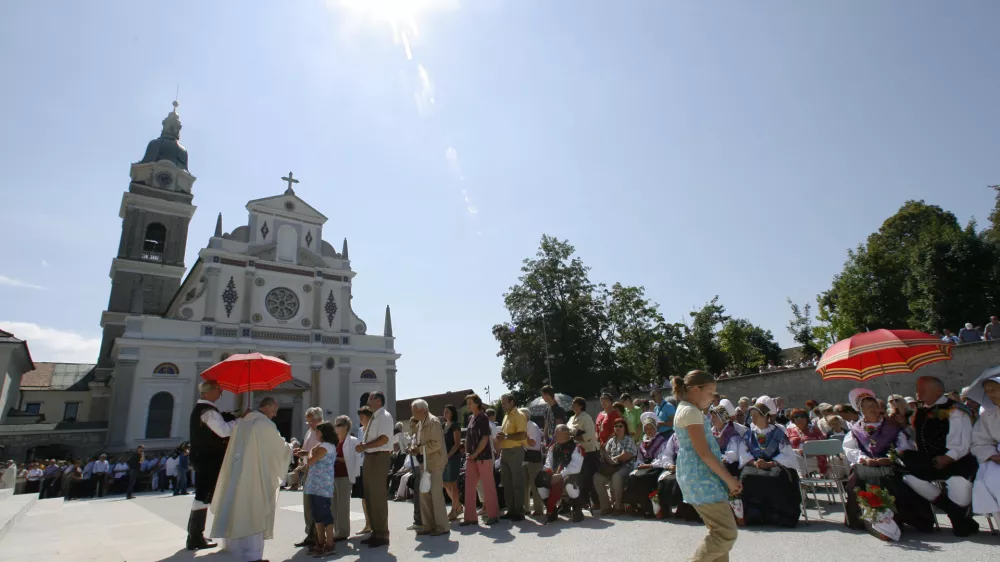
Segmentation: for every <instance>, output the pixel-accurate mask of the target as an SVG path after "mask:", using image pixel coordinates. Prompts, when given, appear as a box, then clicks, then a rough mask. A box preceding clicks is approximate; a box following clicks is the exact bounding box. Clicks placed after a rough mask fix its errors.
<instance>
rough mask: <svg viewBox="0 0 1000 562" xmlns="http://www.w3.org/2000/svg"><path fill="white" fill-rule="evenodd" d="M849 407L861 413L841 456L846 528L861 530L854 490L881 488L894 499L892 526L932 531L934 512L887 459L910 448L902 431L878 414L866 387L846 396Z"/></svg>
mask: <svg viewBox="0 0 1000 562" xmlns="http://www.w3.org/2000/svg"><path fill="white" fill-rule="evenodd" d="M849 399H850V402H851V405H853V406H854V407H855V409H857V410H858V411H859V412H861V419H860V420H858V421H857V422H856V423H855V424H854V425H852V426H851V430H850V431H848V432H847V435H846V436H845V437H844V456H846V457H847V463H848V464H849V465H851V474H850V477H849V478H848V480H847V485H846V487H845V488H846V490H847V526H848V527H850V528H852V529H857V530H864V529H865V523H864V521H863V520H862V519H861V507H860V506H858V491H859V490H864V489H865V487H866V486H880V487H882V488H885V489H886V491H888V492H889V493H890V494H891V495H892V496H893V497H895V498H896V507H897V509H898V512H897V513H896V516H895V519H896V525H898V526H899V528H900V529H902V528H903V524H904V523H905V524H907V525H911V526H913V527H916V528H917V529H918V530H920V531H931V530H933V529H934V513H933V512H932V511H931V506H930V504H929V503H928V502H927V500H925V499H923V498H921V497H920V496H919V495H917V494H916V493H914V492H913V490H911V489H910V487H909V486H906V485H904V484H903V473H904V472H905V470H904V469H903V467H902V466H901V465H900V464H899V463H897V462H896V461H894V460H893V459H891V458H890V457H889V453H890V451H892V450H895V451H896V452H897V453H901V452H902V451H905V450H908V449H911V448H912V447H913V445H912V444H911V443H910V440H909V439H908V438H907V437H906V433H905V432H904V431H903V428H902V427H900V426H899V425H897V424H896V423H894V422H893V421H892V420H891V419H890V418H887V417H885V416H884V415H882V414H881V408H879V405H878V399H877V398H876V397H875V393H874V392H872V391H871V390H869V389H867V388H855V389H854V390H852V391H851V393H850V395H849Z"/></svg>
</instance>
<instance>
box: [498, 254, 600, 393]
mask: <svg viewBox="0 0 1000 562" xmlns="http://www.w3.org/2000/svg"><path fill="white" fill-rule="evenodd" d="M574 254H575V249H574V248H573V246H571V245H570V244H569V242H568V241H565V240H559V239H557V238H554V237H551V236H547V235H545V236H542V240H541V243H540V244H539V248H538V252H537V253H536V255H535V257H534V258H527V259H525V260H524V262H523V264H522V266H521V276H520V277H519V278H518V283H517V284H516V285H514V286H512V287H511V288H510V289H509V290H508V292H507V293H505V294H504V296H503V297H504V305H505V307H506V308H507V310H508V312H509V313H510V318H511V320H510V322H505V323H502V324H497V325H495V326H493V335H494V337H495V338H496V339H497V342H498V343H499V344H500V350H499V352H498V353H497V355H498V356H499V357H503V367H502V370H501V377H502V378H503V381H504V383H505V384H506V386H507V388H510V389H511V391H512V392H513V393H514V394H515V397H516V398H517V399H518V401H519V402H522V403H523V402H524V401H526V400H529V399H531V398H534V397H535V396H537V395H538V389H539V388H541V387H542V386H543V385H544V384H546V382H547V381H548V370H547V368H546V364H545V360H546V357H545V345H546V340H547V343H548V350H549V357H550V367H551V370H552V384H553V385H554V386H555V387H556V388H557V389H558V390H559V392H565V393H566V394H569V395H571V396H577V395H579V396H592V395H593V394H595V393H596V392H597V390H598V389H599V388H600V387H601V385H602V383H603V381H605V380H607V371H608V359H607V357H606V354H607V351H606V346H605V345H604V344H603V342H602V340H601V331H602V327H603V326H604V324H605V323H606V321H607V320H606V317H605V311H604V307H603V303H602V301H601V299H600V298H599V293H598V291H599V290H600V289H601V287H599V286H597V285H594V284H593V283H591V281H590V279H589V277H588V272H589V268H588V267H586V266H585V265H584V264H583V262H582V260H580V258H579V257H576V256H575V255H574ZM543 319H544V320H543ZM543 321H544V325H543ZM543 331H544V337H543Z"/></svg>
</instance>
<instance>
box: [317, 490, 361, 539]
mask: <svg viewBox="0 0 1000 562" xmlns="http://www.w3.org/2000/svg"><path fill="white" fill-rule="evenodd" d="M353 486H354V485H353V484H351V480H350V478H346V477H343V476H342V477H340V478H336V479H334V481H333V528H334V533H333V538H335V539H341V538H347V537H350V536H351V488H352V487H353ZM313 528H315V525H314V526H313ZM327 532H329V531H327Z"/></svg>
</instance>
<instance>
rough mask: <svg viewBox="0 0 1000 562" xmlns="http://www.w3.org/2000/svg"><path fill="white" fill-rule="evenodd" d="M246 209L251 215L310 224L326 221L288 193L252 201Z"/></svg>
mask: <svg viewBox="0 0 1000 562" xmlns="http://www.w3.org/2000/svg"><path fill="white" fill-rule="evenodd" d="M246 209H247V211H250V212H251V213H252V212H263V213H267V214H272V215H277V216H282V217H288V218H291V219H295V220H301V221H306V222H312V223H319V224H323V223H325V222H326V221H327V218H326V215H324V214H323V213H321V212H319V211H317V210H316V209H315V208H314V207H313V206H312V205H310V204H309V203H306V202H305V201H303V200H302V199H301V198H299V196H298V195H295V194H294V193H288V192H286V193H284V194H282V195H275V196H273V197H265V198H263V199H254V200H253V201H250V202H249V203H247V207H246Z"/></svg>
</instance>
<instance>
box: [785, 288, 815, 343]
mask: <svg viewBox="0 0 1000 562" xmlns="http://www.w3.org/2000/svg"><path fill="white" fill-rule="evenodd" d="M785 300H786V301H787V302H788V306H790V307H791V309H792V319H791V320H789V321H788V333H790V334H792V339H793V340H795V343H797V344H799V345H801V346H802V355H803V357H812V356H813V355H819V354H820V353H821V352H822V351H821V350H820V349H819V347H818V346H817V342H816V335H815V334H814V333H813V325H812V305H811V304H809V303H806V304H805V306H804V307H802V308H799V305H797V304H795V303H794V302H792V299H791V298H787V299H785Z"/></svg>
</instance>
